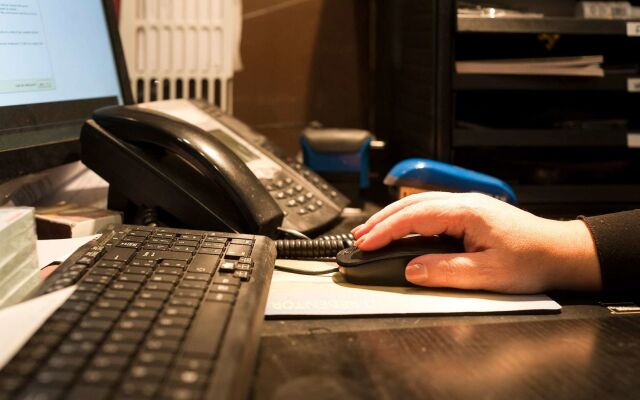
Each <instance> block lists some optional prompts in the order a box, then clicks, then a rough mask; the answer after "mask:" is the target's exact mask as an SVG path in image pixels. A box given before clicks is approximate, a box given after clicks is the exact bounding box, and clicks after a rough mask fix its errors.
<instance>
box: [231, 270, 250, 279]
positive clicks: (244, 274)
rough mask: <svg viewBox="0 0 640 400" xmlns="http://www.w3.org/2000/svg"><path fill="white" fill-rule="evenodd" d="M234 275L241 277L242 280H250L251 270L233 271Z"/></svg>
mask: <svg viewBox="0 0 640 400" xmlns="http://www.w3.org/2000/svg"><path fill="white" fill-rule="evenodd" d="M233 276H235V277H236V278H240V280H241V281H248V280H249V278H250V277H251V274H250V273H249V271H236V272H234V273H233Z"/></svg>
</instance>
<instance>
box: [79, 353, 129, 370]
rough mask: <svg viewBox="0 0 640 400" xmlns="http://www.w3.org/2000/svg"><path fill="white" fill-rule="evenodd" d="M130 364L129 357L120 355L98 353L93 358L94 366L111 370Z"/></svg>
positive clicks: (92, 364) (92, 363) (120, 368)
mask: <svg viewBox="0 0 640 400" xmlns="http://www.w3.org/2000/svg"><path fill="white" fill-rule="evenodd" d="M128 364H129V358H128V357H125V356H118V355H98V356H95V357H94V358H93V360H91V363H90V364H89V365H91V366H92V367H93V368H102V369H110V370H122V369H123V368H125V367H126V366H127V365H128Z"/></svg>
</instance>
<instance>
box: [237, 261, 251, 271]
mask: <svg viewBox="0 0 640 400" xmlns="http://www.w3.org/2000/svg"><path fill="white" fill-rule="evenodd" d="M236 271H251V265H250V264H244V263H238V264H236Z"/></svg>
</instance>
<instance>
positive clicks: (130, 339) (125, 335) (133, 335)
mask: <svg viewBox="0 0 640 400" xmlns="http://www.w3.org/2000/svg"><path fill="white" fill-rule="evenodd" d="M143 338H144V332H142V331H132V330H122V329H114V330H113V331H112V332H111V334H110V335H109V341H111V342H124V343H140V342H141V341H142V339H143Z"/></svg>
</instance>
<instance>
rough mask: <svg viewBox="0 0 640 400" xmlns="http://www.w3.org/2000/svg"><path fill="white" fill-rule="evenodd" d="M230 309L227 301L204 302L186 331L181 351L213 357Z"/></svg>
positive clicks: (216, 351)
mask: <svg viewBox="0 0 640 400" xmlns="http://www.w3.org/2000/svg"><path fill="white" fill-rule="evenodd" d="M230 311H231V304H229V303H220V302H204V303H203V304H202V306H200V309H199V310H198V313H197V314H196V317H195V319H194V320H193V323H192V325H191V328H190V330H189V332H188V333H187V336H186V338H185V341H184V343H183V346H182V348H183V352H184V353H186V354H190V353H193V354H195V355H200V356H203V357H211V358H213V357H215V356H216V355H217V353H218V345H219V344H220V340H221V338H222V334H223V333H224V328H225V325H226V323H227V318H228V316H229V313H230Z"/></svg>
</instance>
